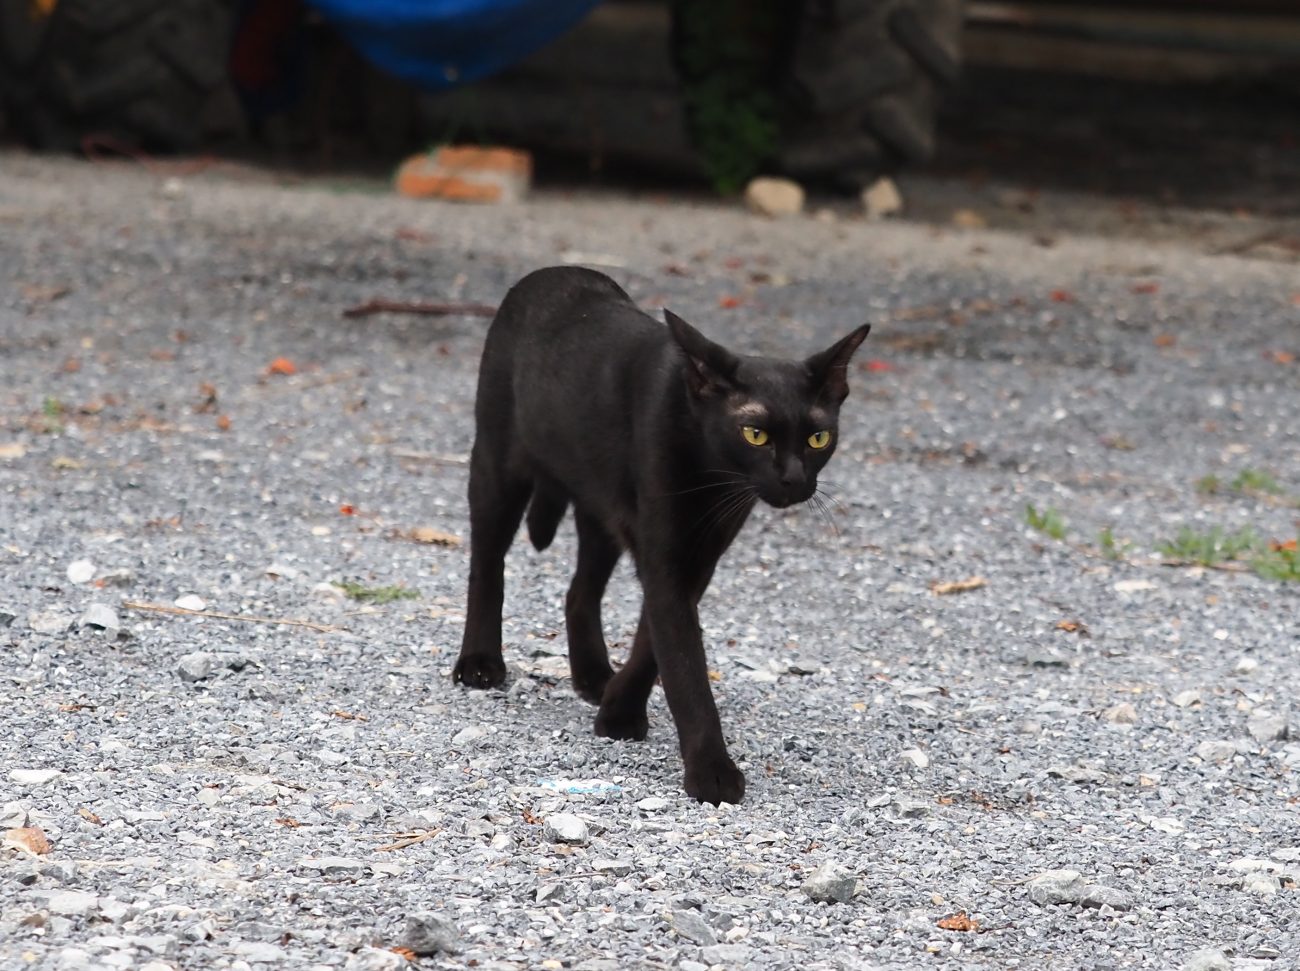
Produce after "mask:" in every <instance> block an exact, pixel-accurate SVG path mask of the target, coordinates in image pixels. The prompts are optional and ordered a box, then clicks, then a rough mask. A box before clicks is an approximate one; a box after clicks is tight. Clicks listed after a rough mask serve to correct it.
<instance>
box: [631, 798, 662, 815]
mask: <svg viewBox="0 0 1300 971" xmlns="http://www.w3.org/2000/svg"><path fill="white" fill-rule="evenodd" d="M636 808H637V809H640V810H641V811H642V812H646V813H657V812H662V811H663V810H665V809H667V808H668V800H667V799H661V798H660V797H659V796H646V798H644V799H642V800H641V801H640V802H638V803H637V804H636Z"/></svg>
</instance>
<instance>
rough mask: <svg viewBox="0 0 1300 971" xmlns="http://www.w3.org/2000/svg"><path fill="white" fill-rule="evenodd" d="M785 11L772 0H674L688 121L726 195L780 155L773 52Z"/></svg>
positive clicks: (718, 186)
mask: <svg viewBox="0 0 1300 971" xmlns="http://www.w3.org/2000/svg"><path fill="white" fill-rule="evenodd" d="M783 10H784V8H783V6H782V5H781V4H779V3H776V2H774V0H761V2H758V3H755V2H752V0H677V2H676V3H675V4H674V10H673V15H674V24H675V27H674V30H675V34H676V43H675V54H676V59H677V66H678V74H679V76H680V78H681V82H682V94H683V100H684V102H685V106H686V123H687V127H688V129H689V130H690V134H691V140H692V141H693V142H694V144H695V148H696V150H697V151H698V152H699V154H700V159H701V161H702V162H703V164H704V168H705V172H706V173H707V174H708V176H709V179H710V181H711V182H712V183H713V186H714V188H715V189H717V190H718V191H719V192H721V193H723V194H724V195H730V194H734V193H736V192H739V191H740V190H741V189H743V188H744V186H745V183H747V182H748V181H749V180H750V178H752V177H753V176H755V175H757V174H758V172H759V171H760V169H761V167H762V166H763V164H764V163H765V162H767V161H769V160H770V159H771V158H772V157H773V156H774V155H775V154H776V147H777V137H778V135H779V133H780V132H779V128H780V121H779V117H778V99H777V96H776V92H775V90H774V84H773V81H774V78H775V77H776V73H777V72H776V67H775V63H774V52H775V51H776V50H777V49H778V44H777V43H776V41H778V40H779V38H780V36H781V30H782V20H783V16H782V14H783Z"/></svg>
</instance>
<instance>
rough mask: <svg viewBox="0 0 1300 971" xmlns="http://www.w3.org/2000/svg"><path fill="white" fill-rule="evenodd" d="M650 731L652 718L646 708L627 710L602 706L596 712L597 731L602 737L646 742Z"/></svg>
mask: <svg viewBox="0 0 1300 971" xmlns="http://www.w3.org/2000/svg"><path fill="white" fill-rule="evenodd" d="M649 731H650V720H649V719H648V718H646V714H645V709H644V708H642V709H641V710H639V711H633V712H625V711H620V710H619V709H617V708H606V707H604V706H602V707H601V709H600V711H598V712H596V725H595V732H596V734H597V735H599V736H600V737H601V738H620V739H623V740H624V741H628V742H644V741H645V737H646V735H647V734H648V733H649Z"/></svg>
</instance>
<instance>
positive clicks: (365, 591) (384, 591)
mask: <svg viewBox="0 0 1300 971" xmlns="http://www.w3.org/2000/svg"><path fill="white" fill-rule="evenodd" d="M334 586H336V587H338V588H339V589H340V590H342V591H343V592H344V593H345V594H347V595H348V596H349V597H351V598H352V599H353V600H360V601H361V602H362V603H372V604H387V603H392V602H393V601H394V600H418V599H419V597H420V592H419V591H418V590H409V589H407V588H406V587H397V586H393V587H367V586H365V585H364V584H360V583H353V582H351V581H350V580H335V581H334Z"/></svg>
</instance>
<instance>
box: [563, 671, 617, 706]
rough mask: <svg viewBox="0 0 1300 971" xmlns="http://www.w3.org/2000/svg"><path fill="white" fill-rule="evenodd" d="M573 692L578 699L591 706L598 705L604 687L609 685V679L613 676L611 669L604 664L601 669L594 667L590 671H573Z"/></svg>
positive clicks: (603, 692)
mask: <svg viewBox="0 0 1300 971" xmlns="http://www.w3.org/2000/svg"><path fill="white" fill-rule="evenodd" d="M572 675H573V690H574V691H575V692H577V694H578V697H579V698H581V699H582V700H583V701H586V702H588V703H590V704H593V705H598V704H600V699H601V698H603V697H605V685H607V684H609V679H610V678H612V677H613V676H614V671H613V669H612V668H611V667H610V666H609V665H608V664H606V665H605V666H604V667H603V668H602V667H595V666H593V668H592V669H591V670H585V671H573V672H572Z"/></svg>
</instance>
